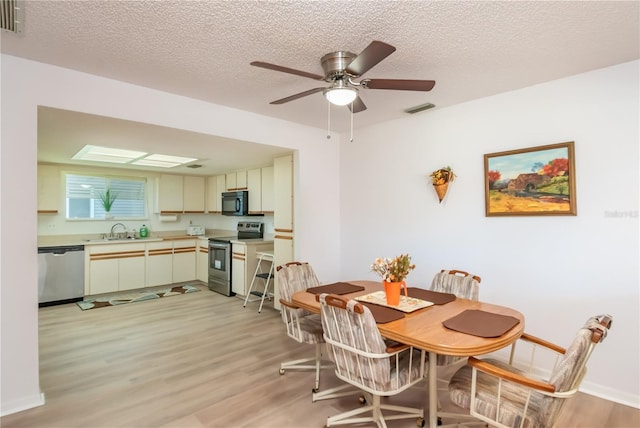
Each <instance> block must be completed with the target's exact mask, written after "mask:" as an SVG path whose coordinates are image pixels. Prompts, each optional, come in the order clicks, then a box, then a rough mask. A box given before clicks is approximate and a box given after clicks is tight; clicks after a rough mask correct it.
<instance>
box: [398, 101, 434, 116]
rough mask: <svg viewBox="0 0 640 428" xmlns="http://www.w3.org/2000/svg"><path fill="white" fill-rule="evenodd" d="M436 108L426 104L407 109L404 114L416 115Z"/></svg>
mask: <svg viewBox="0 0 640 428" xmlns="http://www.w3.org/2000/svg"><path fill="white" fill-rule="evenodd" d="M434 107H435V105H434V104H431V103H426V104H420V105H419V106H415V107H410V108H408V109H406V110H405V111H404V112H405V113H409V114H414V113H418V112H421V111H425V110H429V109H430V108H434Z"/></svg>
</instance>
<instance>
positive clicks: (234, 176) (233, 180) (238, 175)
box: [226, 171, 247, 192]
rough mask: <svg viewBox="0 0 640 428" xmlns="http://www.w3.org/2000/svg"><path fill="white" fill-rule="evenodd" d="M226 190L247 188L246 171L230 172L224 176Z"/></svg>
mask: <svg viewBox="0 0 640 428" xmlns="http://www.w3.org/2000/svg"><path fill="white" fill-rule="evenodd" d="M226 178H227V190H228V191H230V192H233V191H234V190H247V171H237V172H230V173H228V174H227V176H226Z"/></svg>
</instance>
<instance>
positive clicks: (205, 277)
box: [196, 239, 209, 284]
mask: <svg viewBox="0 0 640 428" xmlns="http://www.w3.org/2000/svg"><path fill="white" fill-rule="evenodd" d="M196 279H197V280H198V281H202V282H204V283H205V284H206V283H208V282H209V241H208V240H206V239H198V252H197V255H196Z"/></svg>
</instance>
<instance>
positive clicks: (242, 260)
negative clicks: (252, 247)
mask: <svg viewBox="0 0 640 428" xmlns="http://www.w3.org/2000/svg"><path fill="white" fill-rule="evenodd" d="M246 252H247V246H246V245H240V244H235V243H234V244H232V245H231V291H233V292H234V293H236V294H237V295H240V296H246V292H245V283H246V278H247V274H246Z"/></svg>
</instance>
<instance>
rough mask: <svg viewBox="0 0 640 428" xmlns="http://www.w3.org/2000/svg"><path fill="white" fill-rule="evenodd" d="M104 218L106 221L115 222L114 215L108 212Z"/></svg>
mask: <svg viewBox="0 0 640 428" xmlns="http://www.w3.org/2000/svg"><path fill="white" fill-rule="evenodd" d="M104 218H105V220H113V214H111V213H110V212H109V211H107V212H106V213H104Z"/></svg>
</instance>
